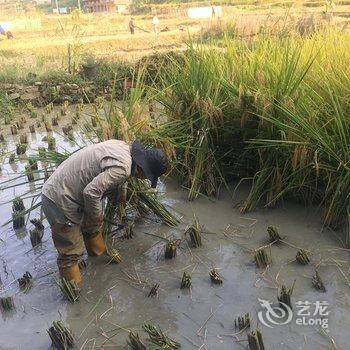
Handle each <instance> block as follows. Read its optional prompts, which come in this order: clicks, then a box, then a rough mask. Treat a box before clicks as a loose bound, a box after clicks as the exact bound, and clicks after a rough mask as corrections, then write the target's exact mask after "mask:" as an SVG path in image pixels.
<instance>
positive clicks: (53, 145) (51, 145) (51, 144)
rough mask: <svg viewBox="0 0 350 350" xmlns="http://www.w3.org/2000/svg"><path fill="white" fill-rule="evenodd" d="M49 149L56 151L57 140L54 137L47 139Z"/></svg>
mask: <svg viewBox="0 0 350 350" xmlns="http://www.w3.org/2000/svg"><path fill="white" fill-rule="evenodd" d="M47 149H48V150H49V151H54V150H55V149H56V139H55V138H54V137H53V136H48V137H47Z"/></svg>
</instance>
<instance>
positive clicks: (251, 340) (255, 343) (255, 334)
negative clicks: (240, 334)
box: [248, 329, 265, 350]
mask: <svg viewBox="0 0 350 350" xmlns="http://www.w3.org/2000/svg"><path fill="white" fill-rule="evenodd" d="M248 345H249V350H265V346H264V342H263V338H262V334H261V332H260V331H259V330H258V329H257V330H256V331H252V332H250V333H248Z"/></svg>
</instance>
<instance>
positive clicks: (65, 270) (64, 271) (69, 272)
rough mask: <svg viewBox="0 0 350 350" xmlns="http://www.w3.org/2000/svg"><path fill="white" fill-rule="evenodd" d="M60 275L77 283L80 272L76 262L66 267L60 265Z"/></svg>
mask: <svg viewBox="0 0 350 350" xmlns="http://www.w3.org/2000/svg"><path fill="white" fill-rule="evenodd" d="M59 270H60V276H61V277H62V278H65V279H66V280H67V281H74V282H75V283H76V284H77V285H79V284H80V283H81V274H80V269H79V266H78V264H74V265H72V266H68V267H60V268H59Z"/></svg>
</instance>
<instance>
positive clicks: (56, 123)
mask: <svg viewBox="0 0 350 350" xmlns="http://www.w3.org/2000/svg"><path fill="white" fill-rule="evenodd" d="M51 124H52V126H57V125H58V119H57V117H52V118H51Z"/></svg>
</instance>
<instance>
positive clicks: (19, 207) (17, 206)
mask: <svg viewBox="0 0 350 350" xmlns="http://www.w3.org/2000/svg"><path fill="white" fill-rule="evenodd" d="M25 209H26V208H25V206H24V203H23V200H22V199H21V198H20V197H16V198H15V199H14V200H13V202H12V210H13V211H14V212H15V211H24V210H25Z"/></svg>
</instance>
